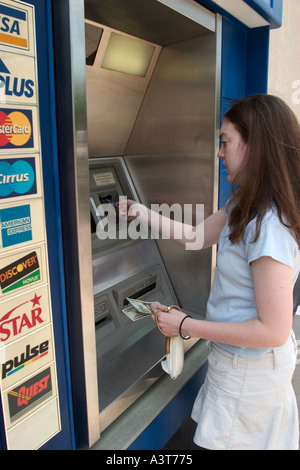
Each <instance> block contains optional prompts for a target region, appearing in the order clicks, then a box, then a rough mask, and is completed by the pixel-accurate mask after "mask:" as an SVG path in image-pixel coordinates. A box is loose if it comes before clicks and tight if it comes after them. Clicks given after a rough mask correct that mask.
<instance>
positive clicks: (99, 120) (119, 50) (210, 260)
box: [54, 0, 221, 441]
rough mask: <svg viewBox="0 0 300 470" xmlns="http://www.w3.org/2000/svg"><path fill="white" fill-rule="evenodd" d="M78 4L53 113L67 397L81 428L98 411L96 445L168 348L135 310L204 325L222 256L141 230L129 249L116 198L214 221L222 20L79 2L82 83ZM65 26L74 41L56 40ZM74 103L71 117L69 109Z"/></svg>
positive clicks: (115, 2)
mask: <svg viewBox="0 0 300 470" xmlns="http://www.w3.org/2000/svg"><path fill="white" fill-rule="evenodd" d="M81 3H82V2H80V1H79V0H76V2H73V1H72V2H69V8H70V11H67V10H66V11H64V7H63V5H59V4H56V3H55V2H54V16H55V17H57V18H59V20H56V21H54V37H55V40H56V44H57V50H58V51H59V52H57V53H56V64H55V65H56V70H57V71H60V70H63V69H64V67H66V66H67V64H68V61H67V60H66V59H65V56H64V55H63V48H64V47H65V41H74V44H72V48H70V50H72V51H73V50H74V51H75V50H76V53H74V55H73V56H72V58H71V59H70V63H71V67H72V72H71V76H72V82H70V83H66V82H64V81H63V79H62V77H63V74H61V75H60V74H59V72H57V83H58V87H57V106H58V116H59V119H61V120H62V121H63V122H64V128H65V129H66V131H65V133H64V134H63V135H60V148H61V155H63V157H62V158H61V159H60V160H61V161H60V165H61V174H63V175H64V181H63V183H62V186H63V187H64V188H65V190H64V191H63V192H62V210H63V216H64V219H63V226H64V239H65V258H66V264H67V266H72V269H70V270H69V271H68V277H67V284H68V285H67V292H68V295H67V301H68V311H69V312H72V313H71V314H70V313H69V316H70V321H69V329H70V344H71V360H73V363H74V364H76V367H74V366H73V367H72V370H73V373H72V374H73V383H74V384H76V386H75V387H74V386H73V390H75V392H74V393H75V394H76V400H75V401H76V402H79V403H80V402H81V401H82V400H81V397H82V396H83V395H85V396H86V402H85V403H82V409H80V408H81V407H78V408H77V409H76V410H75V421H78V422H80V420H81V417H82V415H83V414H84V413H85V410H87V415H88V416H90V417H91V418H90V419H91V421H92V420H94V419H95V410H97V407H98V410H99V430H100V433H101V432H102V431H104V430H105V429H106V428H107V427H108V426H109V425H110V424H111V423H113V422H114V421H115V420H116V419H117V418H118V417H119V416H120V415H121V414H122V413H123V412H124V411H125V410H127V409H128V407H130V406H131V405H133V404H134V403H135V401H136V400H137V399H138V398H139V397H140V396H141V395H143V394H144V393H145V392H146V391H147V390H149V387H151V386H152V385H153V384H154V383H157V382H158V381H159V379H160V378H161V377H162V375H163V374H164V372H163V371H162V367H161V364H160V362H161V360H162V359H163V358H164V356H165V337H164V336H163V335H162V334H161V333H160V332H159V331H158V329H157V328H156V326H155V324H154V322H153V321H152V320H151V319H150V318H145V319H142V320H139V321H136V322H133V321H131V320H130V319H129V318H128V317H127V316H126V315H125V314H124V313H123V311H122V310H123V309H124V308H126V306H127V302H128V301H127V298H139V299H143V300H146V301H150V302H154V301H159V302H161V303H163V304H166V305H171V304H176V305H178V306H180V307H181V308H182V310H183V311H185V312H186V313H189V314H191V315H192V316H194V317H196V318H197V317H198V318H203V317H204V315H205V307H206V302H207V299H208V295H209V291H210V287H211V282H212V276H213V272H214V266H215V252H214V250H213V249H208V250H204V251H203V252H197V251H188V250H184V248H182V247H181V246H179V245H178V244H176V243H175V242H173V241H171V240H162V239H154V237H152V236H151V232H150V231H149V230H148V229H145V227H138V222H136V223H137V226H136V228H135V229H134V230H133V231H134V233H135V234H136V236H135V237H125V236H124V233H126V228H128V226H127V227H124V225H123V226H122V220H119V219H118V215H117V213H116V212H114V209H115V202H116V201H118V199H119V198H120V197H121V198H122V197H127V198H129V199H133V200H137V201H140V202H142V203H143V204H145V205H147V206H151V205H152V204H155V205H156V206H160V205H162V204H167V205H168V207H172V205H173V204H179V205H180V207H182V214H183V213H184V207H186V206H189V208H191V217H192V219H193V220H194V221H195V220H196V219H197V204H204V209H205V216H207V215H209V214H210V213H212V212H213V211H214V210H215V209H217V197H218V161H217V160H218V159H217V157H216V154H217V149H218V145H219V140H218V126H219V110H220V62H221V52H220V48H221V20H220V17H219V15H216V14H213V13H211V12H209V11H208V10H206V9H205V8H204V7H202V6H200V5H199V4H198V3H197V2H194V1H192V0H176V1H175V2H174V1H170V0H143V1H142V2H141V1H140V0H101V1H99V0H85V1H84V16H85V18H84V34H85V38H84V43H85V60H86V69H85V74H84V73H83V69H82V65H83V64H82V56H81V46H82V42H81V41H82V36H80V34H79V33H78V31H80V32H82V26H83V25H81V24H80V23H79V18H80V14H81ZM71 10H72V11H71ZM79 12H80V14H79ZM75 13H76V14H75ZM68 14H70V15H72V14H73V15H74V21H71V20H70V25H71V26H70V27H71V29H73V31H71V34H70V36H68V34H67V33H65V31H64V28H63V27H62V24H63V20H62V18H65V15H68ZM60 21H61V24H60ZM69 37H70V38H71V39H69ZM76 45H77V46H78V48H76V47H75V46H76ZM61 47H62V50H60V48H61ZM68 94H71V95H72V102H73V107H74V109H66V107H65V106H64V104H63V103H64V99H65V96H66V95H68ZM72 113H73V114H72ZM71 115H72V116H71ZM70 116H71V119H70ZM68 122H72V123H74V128H72V126H73V124H72V125H70V126H69V125H68V124H66V123H68ZM68 132H70V135H71V136H73V137H70V138H68ZM71 194H74V198H71V197H70V195H71ZM74 200H75V201H76V204H75V207H74ZM109 214H112V218H114V214H115V218H114V222H115V227H112V233H113V236H111V237H108V236H105V230H106V228H107V226H106V222H107V217H108V215H109ZM170 216H171V217H173V216H174V214H173V213H170ZM75 219H76V220H75ZM125 223H126V221H125ZM130 223H132V221H131V222H130ZM130 223H128V224H130ZM74 252H76V253H78V256H77V257H74ZM92 323H93V325H92ZM92 331H94V338H93V335H92ZM94 341H95V343H94ZM81 343H82V344H83V349H82V350H78V349H77V345H78V344H81ZM185 343H186V344H185V346H186V349H187V350H188V349H190V348H191V347H195V341H194V340H190V341H187V342H185ZM94 344H95V346H94ZM199 367H201V363H200V362H199ZM95 372H96V376H97V377H96V380H97V383H96V385H95V383H94V380H95ZM83 377H84V378H85V380H83ZM77 393H78V397H79V398H78V399H77ZM96 395H97V397H96ZM95 400H97V403H95ZM82 410H83V411H82ZM76 413H77V415H78V417H77V416H76ZM79 427H80V426H79ZM99 430H98V431H99ZM98 431H97V430H96V431H95V436H97V432H98ZM88 432H90V430H89V431H88ZM80 439H82V440H83V439H85V437H80ZM100 440H101V439H100ZM90 441H93V438H90Z"/></svg>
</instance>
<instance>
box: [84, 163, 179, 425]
mask: <svg viewBox="0 0 300 470" xmlns="http://www.w3.org/2000/svg"><path fill="white" fill-rule="evenodd" d="M89 168H90V216H91V237H92V252H93V284H94V310H95V330H96V348H97V368H98V381H99V385H98V389H99V409H100V414H101V429H102V430H103V429H104V428H105V427H106V426H107V425H108V424H110V423H111V421H112V419H113V418H114V417H115V416H116V412H117V413H119V412H120V403H119V401H120V399H122V401H124V400H125V401H126V406H128V405H129V404H130V402H131V401H132V400H133V399H134V400H135V399H136V398H137V396H139V394H140V393H141V392H142V391H145V390H146V389H147V388H148V387H149V386H150V385H151V384H152V383H153V381H155V380H156V379H157V378H158V377H159V376H161V375H162V369H161V367H155V366H157V365H159V363H160V361H161V360H162V359H163V357H164V355H165V348H164V337H163V336H162V335H161V333H160V332H159V331H158V329H157V328H156V326H155V324H154V323H153V321H152V320H151V319H150V318H149V317H147V318H143V319H141V320H139V321H132V320H131V319H130V318H129V317H128V316H126V315H125V313H124V312H123V310H124V309H125V308H126V307H128V305H129V302H128V300H127V299H128V298H133V299H142V300H145V301H150V302H154V301H159V302H162V303H164V304H166V305H172V304H177V303H178V300H177V298H176V295H175V292H174V290H173V287H172V284H171V282H170V280H169V277H168V275H167V272H166V269H165V266H164V263H163V261H162V259H161V256H160V254H159V251H158V248H157V246H156V243H155V241H154V240H153V239H151V234H150V232H148V230H145V228H144V227H142V230H140V227H139V223H138V222H136V221H130V222H129V223H127V221H126V220H122V219H121V218H120V220H119V216H118V211H117V210H116V209H115V207H114V203H115V201H118V200H119V199H120V198H122V197H127V198H129V199H134V200H138V196H137V194H136V191H135V189H134V185H133V183H132V180H131V178H130V175H129V173H128V170H127V168H126V166H125V163H124V161H123V159H122V158H121V157H111V158H101V159H100V158H94V159H91V160H90V162H89ZM110 205H111V206H112V208H111V210H109V209H110ZM105 209H108V210H107V211H105ZM107 212H109V216H108V215H107ZM124 225H125V226H124ZM130 225H131V232H132V234H133V235H135V236H134V239H132V238H130V237H129V236H128V230H129V226H130ZM133 225H135V227H134V228H132V226H133ZM97 228H98V229H97ZM106 229H107V231H106ZM108 230H110V233H109V232H108ZM115 409H116V410H117V411H115Z"/></svg>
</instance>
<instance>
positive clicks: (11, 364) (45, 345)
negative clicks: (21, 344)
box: [1, 340, 49, 380]
mask: <svg viewBox="0 0 300 470" xmlns="http://www.w3.org/2000/svg"><path fill="white" fill-rule="evenodd" d="M48 353H49V341H48V340H46V341H43V342H42V343H41V344H38V345H36V346H32V345H31V344H27V345H26V348H25V351H23V352H22V353H21V354H19V355H17V356H15V357H12V358H11V359H9V360H8V361H6V362H5V363H4V364H3V365H2V376H1V377H2V380H5V379H6V377H10V376H11V375H13V374H15V373H16V372H18V371H19V370H21V369H24V367H26V366H29V365H30V364H32V363H33V362H36V361H38V360H39V359H42V358H43V357H45V356H47V355H48Z"/></svg>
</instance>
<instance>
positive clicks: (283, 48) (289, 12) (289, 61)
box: [268, 0, 300, 121]
mask: <svg viewBox="0 0 300 470" xmlns="http://www.w3.org/2000/svg"><path fill="white" fill-rule="evenodd" d="M268 92H269V93H270V94H273V95H276V96H280V97H281V98H282V99H284V101H285V102H286V103H287V104H288V105H289V106H290V107H291V108H292V109H293V111H294V112H295V114H296V116H297V117H298V119H299V121H300V0H283V19H282V27H281V28H279V29H273V30H271V33H270V58H269V89H268Z"/></svg>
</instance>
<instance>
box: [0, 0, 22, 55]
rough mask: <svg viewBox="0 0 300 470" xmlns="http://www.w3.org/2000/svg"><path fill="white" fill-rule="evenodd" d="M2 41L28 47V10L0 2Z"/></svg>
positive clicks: (10, 44) (0, 33) (11, 44)
mask: <svg viewBox="0 0 300 470" xmlns="http://www.w3.org/2000/svg"><path fill="white" fill-rule="evenodd" d="M0 42H1V43H2V44H6V45H9V46H15V47H18V48H21V49H28V25H27V12H26V11H25V10H22V9H20V8H13V7H8V6H6V5H4V4H3V3H2V2H1V3H0Z"/></svg>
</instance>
